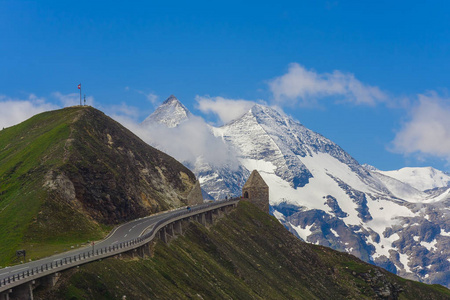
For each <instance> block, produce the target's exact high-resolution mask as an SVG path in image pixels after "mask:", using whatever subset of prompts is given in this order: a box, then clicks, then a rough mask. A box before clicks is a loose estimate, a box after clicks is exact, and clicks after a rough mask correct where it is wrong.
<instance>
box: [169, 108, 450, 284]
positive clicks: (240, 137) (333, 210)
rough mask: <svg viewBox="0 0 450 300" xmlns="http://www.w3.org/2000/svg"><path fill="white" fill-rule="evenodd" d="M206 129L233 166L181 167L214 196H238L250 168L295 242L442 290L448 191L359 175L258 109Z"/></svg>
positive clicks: (311, 138) (324, 143)
mask: <svg viewBox="0 0 450 300" xmlns="http://www.w3.org/2000/svg"><path fill="white" fill-rule="evenodd" d="M211 130H212V131H213V132H214V135H215V136H216V137H217V138H220V139H222V140H223V141H224V143H225V144H226V145H227V146H228V149H231V150H232V151H233V153H234V156H235V157H236V158H237V161H238V162H237V165H238V167H236V166H235V167H234V168H233V169H231V168H227V166H226V165H222V166H214V165H212V164H197V163H195V164H191V165H188V166H189V167H190V168H191V169H192V170H193V171H194V172H195V173H196V175H197V176H198V178H199V180H200V182H201V184H202V188H203V189H204V190H205V191H206V192H208V193H210V194H211V195H213V196H214V198H216V199H218V198H219V197H223V196H225V195H227V194H234V193H239V194H237V195H240V190H241V187H242V185H243V183H244V182H245V178H246V177H245V176H244V174H249V171H251V170H254V169H256V170H258V171H259V173H260V174H261V176H262V177H263V178H264V180H265V181H266V183H267V184H268V185H269V192H270V204H271V207H272V213H273V215H274V216H276V217H277V218H278V219H279V220H280V222H282V223H283V224H284V225H285V226H286V228H288V229H289V230H290V231H291V232H292V233H294V234H295V235H296V236H297V237H299V238H301V239H302V240H304V241H308V242H310V243H314V244H320V245H324V246H327V247H332V248H334V249H336V250H339V251H345V252H348V253H351V254H353V255H356V256H357V257H359V258H361V259H363V260H365V261H367V262H371V263H374V264H377V265H379V266H382V267H384V268H386V269H388V270H389V271H391V272H394V273H396V274H400V275H401V276H405V277H407V278H411V279H416V280H421V281H424V282H427V283H440V284H443V285H446V286H450V250H449V247H450V223H449V222H450V215H449V214H450V211H449V209H448V207H449V201H450V188H445V187H441V188H436V189H433V190H430V191H426V192H425V191H422V190H419V189H416V188H414V187H413V186H411V185H410V184H408V183H405V182H402V181H400V180H398V179H395V178H393V177H389V176H387V175H384V174H381V173H377V172H376V170H373V169H370V168H369V169H367V168H366V167H364V166H362V165H360V164H359V163H358V162H357V161H356V160H355V159H354V158H352V157H351V156H350V155H349V154H348V153H346V152H345V151H344V150H343V149H342V148H341V147H339V146H338V145H337V144H335V143H333V142H332V141H330V140H329V139H327V138H325V137H323V136H322V135H320V134H318V133H315V132H313V131H312V130H310V129H308V128H306V127H305V126H303V125H302V124H300V123H299V122H297V121H295V120H292V119H291V118H290V117H288V116H286V115H284V114H283V113H280V112H278V111H276V110H274V109H272V108H270V107H266V106H262V105H255V106H254V107H252V108H251V109H250V110H249V111H248V112H247V113H245V114H244V115H243V116H241V117H240V118H238V119H236V120H234V121H232V122H230V123H229V124H225V125H224V126H222V127H220V128H214V127H211ZM168 133H169V132H168ZM208 150H209V149H207V150H206V151H208ZM218 156H219V155H218ZM247 176H248V175H247ZM422 177H423V176H422Z"/></svg>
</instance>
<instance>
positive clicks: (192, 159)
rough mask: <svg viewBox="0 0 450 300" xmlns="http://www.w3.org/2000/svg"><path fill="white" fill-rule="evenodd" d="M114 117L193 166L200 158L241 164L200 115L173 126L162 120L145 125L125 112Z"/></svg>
mask: <svg viewBox="0 0 450 300" xmlns="http://www.w3.org/2000/svg"><path fill="white" fill-rule="evenodd" d="M111 117H112V118H114V119H115V120H116V121H118V122H119V123H121V124H122V125H124V126H125V127H127V128H128V129H129V130H131V131H132V132H133V133H134V134H136V135H137V136H139V137H140V138H141V139H142V140H143V141H145V142H146V143H147V144H149V145H152V146H153V147H155V148H157V149H159V150H161V151H163V152H165V153H167V154H169V155H170V156H173V157H174V158H176V159H177V160H179V161H180V162H182V163H184V164H185V165H187V166H189V167H190V168H191V169H192V168H194V166H196V167H199V164H198V163H199V162H201V164H208V165H210V166H212V167H215V168H217V167H219V168H220V167H223V166H227V167H229V168H231V169H233V170H234V169H237V167H238V161H237V158H236V154H235V152H234V151H233V150H232V149H231V148H229V147H228V146H227V145H226V144H225V143H224V142H223V141H222V139H220V138H217V137H215V136H214V135H213V133H212V131H211V129H210V126H209V125H208V124H207V123H206V122H205V121H204V120H203V119H202V118H200V117H196V116H191V117H190V118H189V120H187V121H185V122H182V123H181V124H179V125H178V126H176V127H173V128H168V127H166V126H165V125H161V124H151V125H149V126H145V127H144V126H141V125H140V124H138V123H137V122H136V120H135V119H133V118H132V117H130V116H126V115H117V114H116V115H111Z"/></svg>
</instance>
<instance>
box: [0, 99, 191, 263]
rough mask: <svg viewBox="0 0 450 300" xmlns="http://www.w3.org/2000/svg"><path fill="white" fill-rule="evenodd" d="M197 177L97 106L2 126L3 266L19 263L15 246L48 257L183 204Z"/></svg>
mask: <svg viewBox="0 0 450 300" xmlns="http://www.w3.org/2000/svg"><path fill="white" fill-rule="evenodd" d="M194 183H195V175H194V174H193V173H192V172H191V171H189V170H188V169H187V168H186V167H184V166H183V165H182V164H180V163H179V162H178V161H176V160H175V159H174V158H172V157H170V156H168V155H167V154H165V153H162V152H161V151H159V150H157V149H154V148H152V147H150V146H149V145H147V144H146V143H144V142H143V141H142V140H140V139H139V138H138V137H137V136H136V135H134V134H133V133H132V132H130V131H129V130H127V129H126V128H124V127H123V126H122V125H120V124H119V123H117V122H115V121H114V120H112V119H111V118H109V117H108V116H106V115H105V114H104V113H102V112H100V111H98V110H96V109H94V108H92V107H70V108H65V109H61V110H56V111H51V112H45V113H42V114H39V115H36V116H34V117H32V118H30V119H29V120H27V121H25V122H23V123H21V124H18V125H16V126H13V127H10V128H7V129H4V130H1V131H0V244H1V247H0V267H2V266H5V265H7V264H11V263H17V262H18V260H17V259H16V258H15V251H16V250H18V249H25V250H27V259H29V258H31V259H37V258H41V257H44V256H49V255H51V254H54V253H55V252H60V251H64V250H67V249H70V247H71V246H72V245H75V246H76V245H78V244H83V243H85V242H87V241H88V240H96V239H100V238H102V237H103V236H104V235H106V233H107V232H108V231H109V230H110V229H111V228H112V227H113V226H114V225H116V224H120V223H123V222H126V221H129V220H132V219H136V218H138V217H142V216H145V215H148V214H150V213H154V212H158V211H161V210H166V209H169V208H174V207H178V206H181V205H184V204H185V201H186V199H185V198H186V196H187V195H188V193H189V191H190V190H191V188H192V187H193V185H194ZM49 186H51V187H52V188H51V189H50V188H49ZM183 201H184V202H183Z"/></svg>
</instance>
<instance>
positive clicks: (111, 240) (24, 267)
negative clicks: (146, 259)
mask: <svg viewBox="0 0 450 300" xmlns="http://www.w3.org/2000/svg"><path fill="white" fill-rule="evenodd" d="M226 202H228V201H215V202H213V203H204V204H199V205H195V206H192V207H191V209H189V210H187V208H179V209H175V210H171V211H168V212H164V213H160V214H156V215H151V216H148V217H144V218H140V219H136V220H133V221H131V222H128V223H125V224H122V225H120V226H119V227H116V228H115V229H114V230H113V231H112V232H111V233H110V234H109V235H108V236H107V237H106V238H105V239H104V240H102V241H99V242H96V243H95V244H94V245H93V246H91V245H89V246H85V247H81V248H78V249H75V250H71V251H68V252H63V253H59V254H56V255H53V256H50V257H46V258H43V259H40V260H36V261H32V262H28V263H24V264H20V265H16V266H13V267H7V268H3V269H0V283H2V282H4V280H5V279H8V278H11V277H12V276H15V275H17V276H19V275H20V274H23V273H24V272H27V271H31V270H36V269H39V268H42V266H44V265H52V266H55V265H56V266H58V264H60V265H63V264H64V263H67V260H66V261H65V259H67V258H68V257H77V256H80V258H81V257H82V255H86V253H94V251H96V253H97V251H99V249H108V248H110V247H111V248H112V247H114V246H116V247H117V245H119V244H121V243H122V244H124V243H127V242H131V241H134V240H136V239H138V238H140V237H141V236H142V235H143V234H144V232H148V230H151V229H152V227H153V226H155V224H157V223H158V222H160V223H161V221H163V220H167V219H171V218H172V217H175V216H178V215H180V214H185V213H188V212H190V211H191V210H192V212H194V211H198V210H202V209H204V208H207V207H211V209H212V208H214V207H216V206H218V205H220V204H221V203H226ZM96 255H97V254H96ZM42 270H44V269H42ZM0 287H1V284H0ZM0 289H1V288H0Z"/></svg>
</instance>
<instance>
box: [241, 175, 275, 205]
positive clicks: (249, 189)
mask: <svg viewBox="0 0 450 300" xmlns="http://www.w3.org/2000/svg"><path fill="white" fill-rule="evenodd" d="M242 197H244V199H247V200H248V201H250V202H251V203H253V204H255V205H256V206H258V207H259V208H260V209H261V210H262V211H265V212H266V213H269V186H268V185H267V184H266V182H265V181H264V179H263V178H262V177H261V175H259V173H258V171H256V170H253V172H252V174H250V177H249V178H248V180H247V182H246V183H245V184H244V187H243V188H242Z"/></svg>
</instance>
